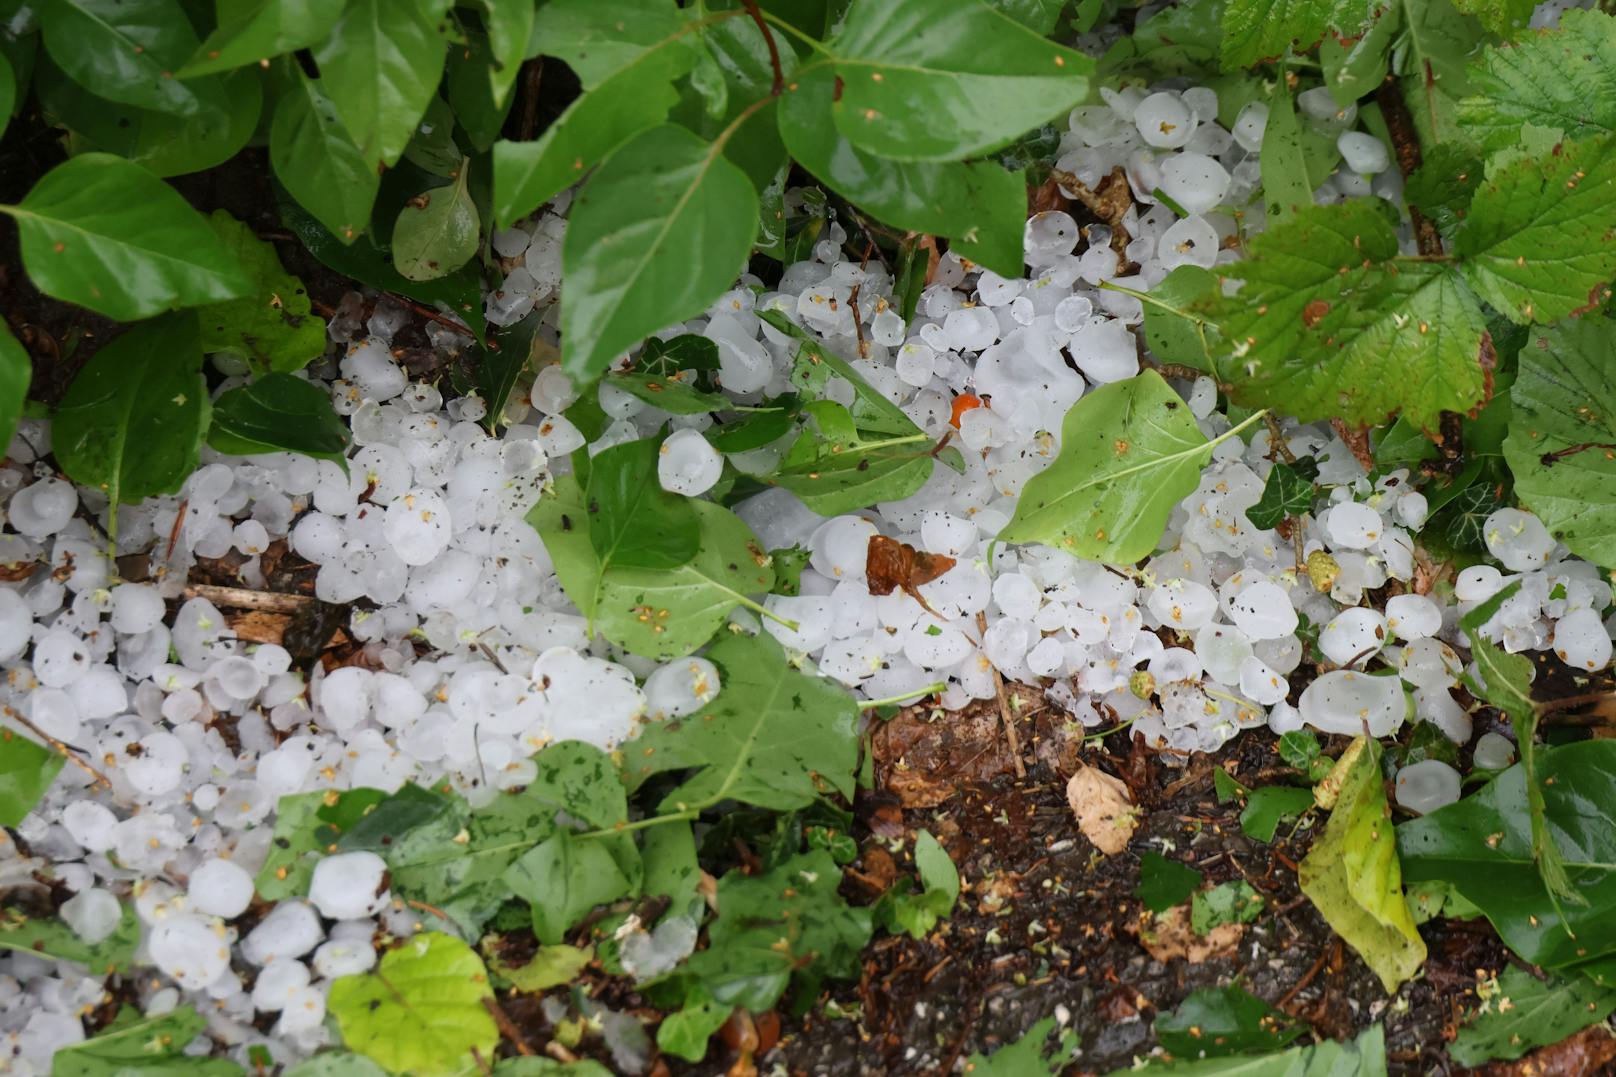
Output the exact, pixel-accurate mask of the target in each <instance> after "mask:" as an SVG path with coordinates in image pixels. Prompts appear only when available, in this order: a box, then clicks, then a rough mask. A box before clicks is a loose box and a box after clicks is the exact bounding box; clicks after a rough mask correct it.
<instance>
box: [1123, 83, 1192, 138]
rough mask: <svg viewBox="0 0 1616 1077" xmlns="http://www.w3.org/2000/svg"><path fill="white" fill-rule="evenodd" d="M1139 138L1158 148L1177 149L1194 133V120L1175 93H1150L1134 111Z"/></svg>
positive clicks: (1134, 120)
mask: <svg viewBox="0 0 1616 1077" xmlns="http://www.w3.org/2000/svg"><path fill="white" fill-rule="evenodd" d="M1133 122H1134V124H1135V125H1136V126H1137V127H1138V128H1139V135H1140V137H1141V138H1143V139H1144V140H1145V141H1146V142H1147V143H1149V144H1150V145H1152V146H1155V147H1157V148H1158V149H1177V148H1178V147H1180V146H1182V145H1184V143H1186V142H1188V141H1189V140H1190V136H1191V135H1192V134H1194V133H1195V117H1194V116H1193V115H1192V114H1191V112H1190V110H1189V107H1188V106H1187V105H1185V104H1184V100H1183V98H1181V97H1180V96H1179V95H1178V94H1176V93H1153V94H1151V95H1150V96H1149V97H1147V98H1145V99H1144V100H1143V101H1141V102H1139V106H1138V107H1137V108H1136V109H1134V113H1133Z"/></svg>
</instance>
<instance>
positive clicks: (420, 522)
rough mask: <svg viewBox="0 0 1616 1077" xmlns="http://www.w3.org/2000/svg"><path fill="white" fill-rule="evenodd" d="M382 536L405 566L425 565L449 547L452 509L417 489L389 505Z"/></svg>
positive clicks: (437, 497)
mask: <svg viewBox="0 0 1616 1077" xmlns="http://www.w3.org/2000/svg"><path fill="white" fill-rule="evenodd" d="M382 533H383V534H384V535H385V536H386V537H387V541H388V543H389V544H390V545H391V546H392V547H393V552H394V553H396V554H397V555H398V557H399V560H401V561H403V562H404V563H405V564H406V565H424V564H427V563H428V562H430V561H432V560H433V559H434V558H436V557H437V556H438V555H439V554H441V553H443V551H444V550H446V549H448V547H449V539H450V538H451V537H452V535H453V528H452V526H451V521H450V517H449V506H448V504H447V503H446V502H445V501H444V500H443V498H441V497H439V496H438V495H437V494H436V493H434V492H433V491H431V490H427V489H424V488H422V487H416V488H415V489H413V490H409V491H407V492H406V493H404V494H403V495H402V496H400V497H399V498H397V499H396V500H395V501H394V502H393V503H392V504H391V505H389V506H387V516H386V517H385V519H384V520H383V522H382Z"/></svg>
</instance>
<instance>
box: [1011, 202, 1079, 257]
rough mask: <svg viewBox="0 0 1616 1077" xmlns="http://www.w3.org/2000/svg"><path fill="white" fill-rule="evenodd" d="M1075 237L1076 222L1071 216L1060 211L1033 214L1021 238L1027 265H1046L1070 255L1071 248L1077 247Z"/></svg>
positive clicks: (1076, 234) (1076, 233)
mask: <svg viewBox="0 0 1616 1077" xmlns="http://www.w3.org/2000/svg"><path fill="white" fill-rule="evenodd" d="M1077 236H1078V231H1077V222H1076V221H1074V220H1073V219H1072V217H1071V214H1069V213H1062V212H1061V211H1060V210H1050V211H1048V212H1045V213H1036V214H1034V215H1033V216H1031V217H1029V218H1028V219H1027V226H1026V229H1025V231H1024V233H1023V237H1022V238H1023V241H1024V242H1023V246H1024V247H1025V248H1026V257H1027V262H1028V264H1030V265H1047V264H1049V263H1050V262H1052V261H1054V260H1055V258H1057V257H1061V256H1064V255H1068V254H1071V253H1072V248H1073V247H1075V246H1077Z"/></svg>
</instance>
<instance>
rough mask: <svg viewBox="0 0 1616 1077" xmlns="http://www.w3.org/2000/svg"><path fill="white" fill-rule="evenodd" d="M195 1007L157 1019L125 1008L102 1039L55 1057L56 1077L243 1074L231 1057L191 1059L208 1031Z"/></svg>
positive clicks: (85, 1042)
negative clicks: (195, 1043) (191, 1048)
mask: <svg viewBox="0 0 1616 1077" xmlns="http://www.w3.org/2000/svg"><path fill="white" fill-rule="evenodd" d="M207 1024H208V1022H207V1018H205V1017H203V1016H202V1015H200V1014H198V1013H197V1012H196V1011H195V1010H194V1009H192V1008H191V1007H189V1006H185V1007H182V1008H180V1009H177V1010H170V1011H169V1012H168V1013H165V1014H162V1015H160V1016H155V1017H141V1016H140V1015H139V1014H137V1013H136V1012H135V1011H134V1010H133V1009H132V1008H130V1007H125V1008H123V1009H122V1010H120V1011H119V1012H118V1016H117V1018H115V1019H114V1021H113V1023H112V1024H111V1025H110V1026H109V1027H108V1028H107V1030H106V1031H104V1032H102V1033H101V1034H100V1035H99V1036H95V1037H93V1038H91V1039H88V1040H83V1041H81V1042H79V1043H75V1044H71V1045H69V1046H67V1047H63V1048H62V1049H61V1050H59V1051H57V1052H56V1054H55V1055H54V1056H53V1057H52V1058H51V1069H50V1072H51V1077H127V1075H129V1074H134V1073H139V1074H142V1075H146V1077H234V1075H237V1074H240V1073H242V1072H243V1070H242V1068H241V1066H240V1065H238V1064H237V1063H235V1062H232V1061H230V1060H229V1059H227V1058H210V1057H208V1056H207V1055H189V1054H185V1053H183V1051H184V1048H185V1047H186V1045H188V1044H189V1043H190V1042H191V1041H192V1040H194V1039H196V1037H197V1036H198V1035H200V1034H201V1032H202V1030H203V1029H205V1028H206V1027H207Z"/></svg>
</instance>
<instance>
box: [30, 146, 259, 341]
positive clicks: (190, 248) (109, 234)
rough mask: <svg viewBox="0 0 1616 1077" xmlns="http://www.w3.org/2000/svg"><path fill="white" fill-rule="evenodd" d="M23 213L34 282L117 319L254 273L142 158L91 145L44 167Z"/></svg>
mask: <svg viewBox="0 0 1616 1077" xmlns="http://www.w3.org/2000/svg"><path fill="white" fill-rule="evenodd" d="M0 213H6V214H8V215H10V216H11V217H13V218H14V219H15V220H16V222H17V230H18V233H19V239H20V244H21V247H22V260H23V264H24V265H25V266H26V267H27V269H28V276H29V278H30V279H31V280H32V281H33V282H34V285H35V286H36V287H38V288H39V289H40V291H42V292H45V293H47V294H49V295H53V296H55V297H56V298H57V299H65V300H67V301H68V302H70V303H77V304H78V305H79V306H81V307H89V308H90V309H91V310H93V311H96V312H97V313H99V314H105V315H106V316H107V317H109V318H111V319H113V320H114V321H124V322H129V321H136V320H138V319H141V318H149V317H151V316H152V315H154V314H160V313H162V312H163V311H165V310H169V309H171V308H174V307H187V306H195V305H197V304H199V303H216V302H219V301H220V300H224V299H235V298H237V297H238V296H243V295H246V294H247V293H248V291H249V290H250V288H251V285H252V282H251V280H250V279H249V278H248V277H247V274H246V273H245V272H243V271H242V268H241V266H240V265H238V264H237V263H236V260H235V258H234V257H232V256H231V254H230V252H229V251H228V250H226V249H225V246H224V244H222V243H221V242H219V238H218V237H217V236H215V235H214V234H213V231H212V230H211V229H210V228H209V227H208V223H207V221H206V219H205V218H203V217H202V215H201V214H199V213H197V212H196V210H194V209H192V208H191V207H190V206H189V205H187V204H186V202H185V199H183V198H181V197H180V196H179V194H178V193H177V192H176V191H175V190H174V189H173V188H172V187H170V186H169V185H168V184H166V183H164V182H163V181H162V180H160V179H158V178H157V177H156V176H154V175H152V174H151V173H150V172H148V171H146V170H145V169H144V168H141V167H140V166H139V165H137V164H132V163H131V162H129V161H125V160H124V159H123V158H121V157H114V156H112V155H111V154H107V153H85V154H80V155H79V156H77V157H73V158H70V159H69V160H67V161H64V162H62V163H61V164H59V165H57V166H56V167H55V168H53V169H51V170H50V171H49V172H47V173H45V175H44V177H43V178H42V179H40V181H39V182H38V183H36V184H34V187H33V189H32V190H31V191H29V192H28V195H27V197H25V198H24V199H23V200H22V201H21V202H20V203H18V204H17V205H14V206H5V205H0Z"/></svg>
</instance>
